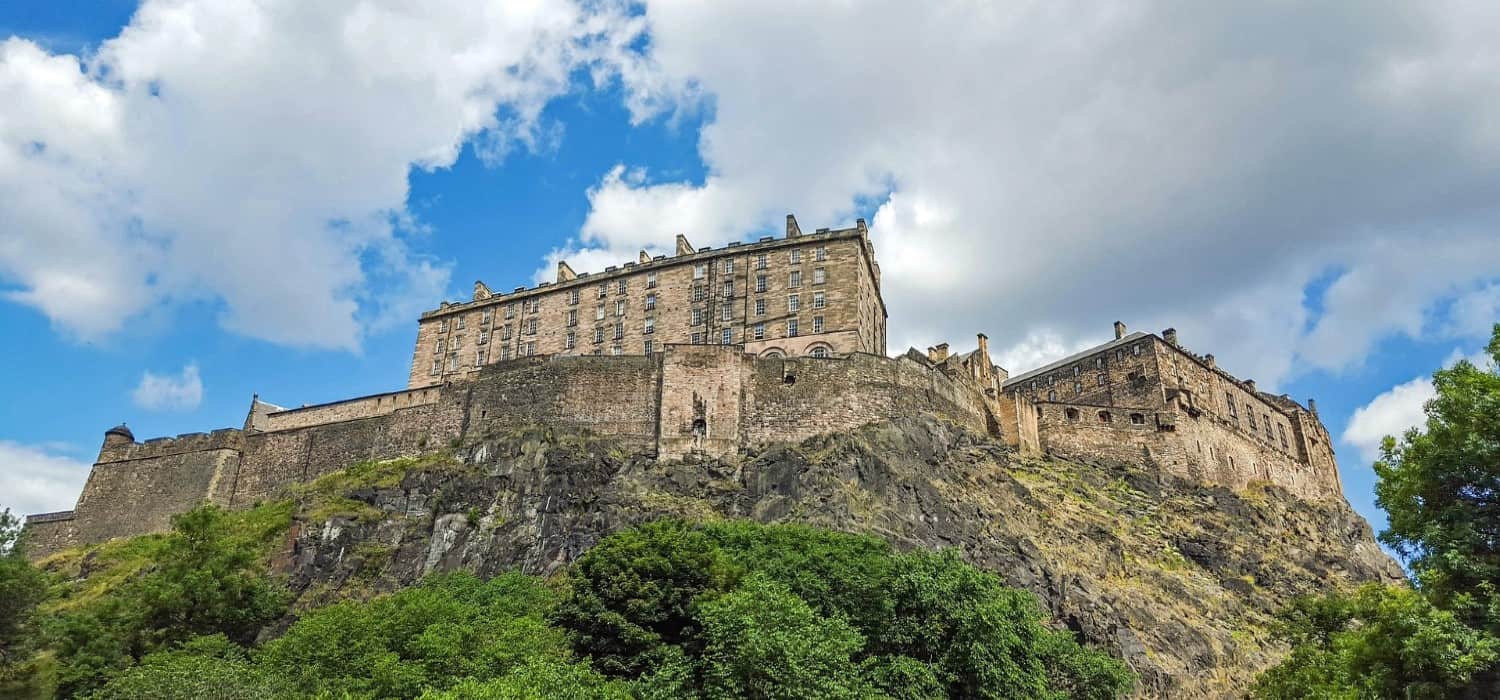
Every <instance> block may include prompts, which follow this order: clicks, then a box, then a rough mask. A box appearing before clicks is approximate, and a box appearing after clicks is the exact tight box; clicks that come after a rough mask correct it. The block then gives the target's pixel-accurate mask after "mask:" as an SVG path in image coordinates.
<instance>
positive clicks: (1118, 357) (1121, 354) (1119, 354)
mask: <svg viewBox="0 0 1500 700" xmlns="http://www.w3.org/2000/svg"><path fill="white" fill-rule="evenodd" d="M1124 359H1125V351H1124V350H1115V362H1120V361H1123V360H1124Z"/></svg>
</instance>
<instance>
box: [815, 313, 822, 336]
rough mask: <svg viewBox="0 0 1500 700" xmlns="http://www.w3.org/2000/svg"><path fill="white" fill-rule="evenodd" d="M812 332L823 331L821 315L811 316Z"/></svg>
mask: <svg viewBox="0 0 1500 700" xmlns="http://www.w3.org/2000/svg"><path fill="white" fill-rule="evenodd" d="M813 332H814V333H822V332H823V317H822V316H814V317H813Z"/></svg>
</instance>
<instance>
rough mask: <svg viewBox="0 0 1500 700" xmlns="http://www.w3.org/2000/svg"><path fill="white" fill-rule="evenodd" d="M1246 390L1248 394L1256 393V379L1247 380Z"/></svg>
mask: <svg viewBox="0 0 1500 700" xmlns="http://www.w3.org/2000/svg"><path fill="white" fill-rule="evenodd" d="M1245 390H1246V391H1248V392H1250V393H1252V394H1253V393H1255V380H1254V379H1246V380H1245Z"/></svg>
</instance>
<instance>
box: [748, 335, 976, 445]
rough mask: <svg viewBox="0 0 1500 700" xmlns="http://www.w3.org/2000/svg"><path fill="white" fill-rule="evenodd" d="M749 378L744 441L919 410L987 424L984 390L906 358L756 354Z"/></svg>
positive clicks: (794, 436)
mask: <svg viewBox="0 0 1500 700" xmlns="http://www.w3.org/2000/svg"><path fill="white" fill-rule="evenodd" d="M788 377H790V378H791V379H792V381H791V382H790V383H789V382H788V381H787V378H788ZM749 379H750V383H749V386H748V388H747V391H748V392H749V396H752V397H753V399H754V400H753V401H747V402H746V409H745V415H744V418H743V421H744V422H743V426H742V432H741V434H742V436H743V441H744V442H745V443H746V444H752V445H753V444H761V443H766V442H773V441H796V440H802V439H805V438H808V437H811V436H813V435H819V434H823V433H829V432H833V431H837V430H852V429H854V428H858V427H859V426H861V425H864V424H866V423H870V422H872V421H878V420H882V419H887V420H888V419H891V418H895V417H898V416H903V415H913V414H915V413H918V412H930V413H935V414H937V415H940V416H943V417H945V418H948V419H949V420H953V421H956V422H958V423H961V424H963V425H965V426H967V427H968V428H970V429H972V430H974V431H975V432H978V433H981V434H983V433H985V432H986V431H987V427H988V425H987V420H986V410H985V406H984V400H983V395H982V394H979V393H976V392H974V391H972V390H971V389H969V388H968V387H964V386H961V385H960V384H959V383H958V382H956V381H955V380H954V379H951V378H949V377H947V376H945V375H944V374H943V373H942V372H940V371H938V370H936V369H933V368H930V367H926V366H923V365H921V364H919V363H917V362H915V361H912V360H909V359H895V360H892V359H889V358H885V357H877V356H875V355H864V354H856V355H850V356H848V357H843V358H836V359H820V358H812V357H798V358H786V359H759V360H755V362H754V371H753V373H752V374H751V375H750V377H749Z"/></svg>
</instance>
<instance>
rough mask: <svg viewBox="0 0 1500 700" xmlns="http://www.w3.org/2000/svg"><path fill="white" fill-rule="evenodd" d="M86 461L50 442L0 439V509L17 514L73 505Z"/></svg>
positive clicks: (83, 478)
mask: <svg viewBox="0 0 1500 700" xmlns="http://www.w3.org/2000/svg"><path fill="white" fill-rule="evenodd" d="M88 476H89V464H88V463H87V462H84V461H81V460H78V459H74V458H73V457H70V456H68V455H67V453H66V452H64V451H61V450H58V449H54V448H52V447H51V446H37V445H26V444H22V443H18V442H12V441H10V440H0V509H4V508H9V509H10V510H11V512H12V513H15V514H17V515H27V514H30V513H50V512H53V511H58V510H67V509H69V508H72V507H73V501H74V500H75V499H77V497H78V492H79V491H81V490H83V482H84V481H85V480H87V479H88Z"/></svg>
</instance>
